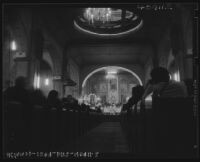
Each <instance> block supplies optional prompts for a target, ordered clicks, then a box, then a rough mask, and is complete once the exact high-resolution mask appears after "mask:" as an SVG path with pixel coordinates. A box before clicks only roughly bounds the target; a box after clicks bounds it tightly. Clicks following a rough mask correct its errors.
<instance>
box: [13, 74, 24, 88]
mask: <svg viewBox="0 0 200 162" xmlns="http://www.w3.org/2000/svg"><path fill="white" fill-rule="evenodd" d="M15 86H16V87H19V88H25V87H26V78H25V77H23V76H20V77H18V78H17V79H16V80H15Z"/></svg>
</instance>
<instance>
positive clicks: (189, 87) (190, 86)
mask: <svg viewBox="0 0 200 162" xmlns="http://www.w3.org/2000/svg"><path fill="white" fill-rule="evenodd" d="M184 83H185V85H186V87H187V92H188V96H193V89H194V87H193V80H192V79H189V78H188V79H185V80H184Z"/></svg>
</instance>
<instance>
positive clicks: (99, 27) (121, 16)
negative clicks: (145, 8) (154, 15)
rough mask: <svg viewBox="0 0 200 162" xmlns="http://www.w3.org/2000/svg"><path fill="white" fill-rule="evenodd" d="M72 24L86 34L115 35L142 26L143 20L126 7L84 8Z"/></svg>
mask: <svg viewBox="0 0 200 162" xmlns="http://www.w3.org/2000/svg"><path fill="white" fill-rule="evenodd" d="M74 25H75V27H76V28H77V29H78V30H80V31H83V32H86V33H88V34H93V35H99V36H116V35H124V34H128V33H130V32H134V31H137V30H138V29H140V28H141V27H142V25H143V20H142V19H141V18H140V17H139V16H138V15H136V14H135V13H133V12H132V11H129V10H126V9H114V8H85V9H83V10H82V12H81V14H80V15H79V16H78V17H77V18H76V19H75V20H74Z"/></svg>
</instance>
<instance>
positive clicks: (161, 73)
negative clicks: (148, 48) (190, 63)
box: [143, 67, 187, 99]
mask: <svg viewBox="0 0 200 162" xmlns="http://www.w3.org/2000/svg"><path fill="white" fill-rule="evenodd" d="M152 92H153V96H159V97H169V98H171V97H187V89H186V86H185V84H184V83H183V82H175V81H172V80H170V76H169V72H168V70H167V69H165V68H163V67H156V68H154V69H153V70H152V71H151V80H150V81H149V82H148V85H147V86H146V89H145V93H144V95H143V99H144V98H146V97H147V96H148V95H149V94H150V93H152Z"/></svg>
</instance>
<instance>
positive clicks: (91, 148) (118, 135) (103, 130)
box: [74, 122, 129, 153]
mask: <svg viewBox="0 0 200 162" xmlns="http://www.w3.org/2000/svg"><path fill="white" fill-rule="evenodd" d="M74 146H75V147H74V149H75V151H77V152H99V153H129V149H128V144H127V142H126V139H125V135H124V134H123V131H122V128H121V125H120V122H103V123H102V124H100V125H99V126H98V127H96V128H94V129H92V130H91V131H89V132H88V133H87V134H86V135H84V136H82V137H80V138H79V139H78V140H77V141H76V142H75V143H74Z"/></svg>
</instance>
